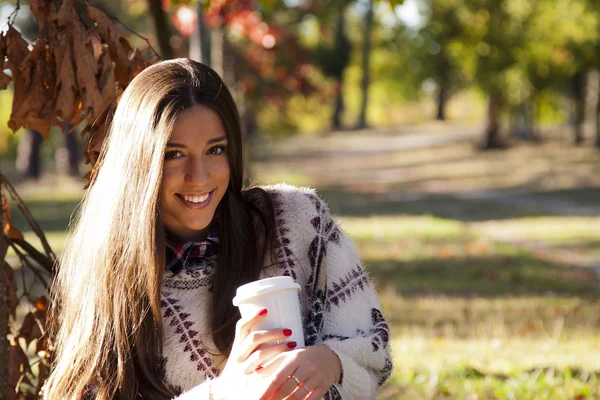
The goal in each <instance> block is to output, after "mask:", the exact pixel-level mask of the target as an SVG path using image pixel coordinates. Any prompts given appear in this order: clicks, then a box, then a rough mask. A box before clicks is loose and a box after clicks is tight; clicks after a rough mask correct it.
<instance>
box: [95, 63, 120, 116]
mask: <svg viewBox="0 0 600 400" xmlns="http://www.w3.org/2000/svg"><path fill="white" fill-rule="evenodd" d="M100 61H101V66H100V77H99V78H98V86H99V87H100V93H101V95H102V99H103V100H104V101H105V102H106V105H107V106H108V105H110V104H112V103H114V102H115V101H117V94H116V89H115V74H114V68H113V63H112V60H111V59H110V54H109V53H108V52H107V51H104V54H102V58H101V60H100ZM102 111H104V110H102Z"/></svg>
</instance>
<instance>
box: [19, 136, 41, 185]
mask: <svg viewBox="0 0 600 400" xmlns="http://www.w3.org/2000/svg"><path fill="white" fill-rule="evenodd" d="M43 140H44V139H43V138H42V135H41V134H40V133H39V132H36V131H32V130H29V129H26V130H25V131H23V133H22V134H21V138H20V139H19V147H18V149H17V169H18V170H19V171H20V172H21V173H22V174H23V177H24V178H25V179H38V178H39V177H40V172H41V160H40V147H41V145H42V141H43Z"/></svg>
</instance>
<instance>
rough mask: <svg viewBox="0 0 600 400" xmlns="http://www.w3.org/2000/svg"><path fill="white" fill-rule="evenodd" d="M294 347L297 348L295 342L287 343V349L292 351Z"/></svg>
mask: <svg viewBox="0 0 600 400" xmlns="http://www.w3.org/2000/svg"><path fill="white" fill-rule="evenodd" d="M296 346H298V343H296V342H289V343H288V344H287V347H288V349H293V348H295V347H296Z"/></svg>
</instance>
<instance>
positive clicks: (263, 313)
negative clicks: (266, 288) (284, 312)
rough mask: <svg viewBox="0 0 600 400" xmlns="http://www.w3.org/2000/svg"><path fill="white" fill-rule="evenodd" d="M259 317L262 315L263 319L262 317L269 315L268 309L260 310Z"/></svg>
mask: <svg viewBox="0 0 600 400" xmlns="http://www.w3.org/2000/svg"><path fill="white" fill-rule="evenodd" d="M258 315H260V316H261V317H262V316H264V315H267V309H266V308H263V309H262V310H260V311H259V312H258Z"/></svg>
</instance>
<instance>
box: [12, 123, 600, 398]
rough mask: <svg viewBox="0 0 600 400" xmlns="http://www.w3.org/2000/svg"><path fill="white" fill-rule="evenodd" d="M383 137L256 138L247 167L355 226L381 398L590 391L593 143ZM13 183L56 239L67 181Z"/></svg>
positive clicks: (59, 243) (597, 252) (595, 364)
mask: <svg viewBox="0 0 600 400" xmlns="http://www.w3.org/2000/svg"><path fill="white" fill-rule="evenodd" d="M453 129H454V128H453ZM425 132H427V130H426V131H425ZM436 132H438V131H436ZM438 133H440V134H444V132H443V130H440V131H439V132H438ZM403 134H404V133H400V135H403ZM407 134H410V132H407ZM386 135H388V136H389V135H390V134H389V133H378V134H374V135H369V137H368V139H365V138H364V133H363V137H362V138H361V136H360V133H352V132H343V133H336V134H332V135H329V136H327V137H325V138H323V139H318V138H314V139H311V141H302V140H300V139H298V138H295V139H291V140H288V141H284V142H281V143H279V144H270V145H269V146H265V147H262V150H261V151H263V152H262V153H261V152H256V154H255V157H254V158H255V160H256V161H255V163H254V164H253V166H252V170H253V175H254V176H255V177H256V180H257V182H258V183H261V184H268V183H277V182H281V181H286V182H288V183H293V184H296V185H312V186H316V187H317V188H318V190H319V194H320V195H321V196H322V197H323V198H324V199H325V200H327V202H328V204H329V206H330V209H331V212H332V213H333V214H334V215H336V219H337V220H338V222H339V223H340V225H341V226H342V228H343V230H344V231H345V232H346V233H347V234H348V235H350V236H352V237H353V238H354V240H355V243H356V246H357V248H358V251H359V253H360V255H361V258H362V260H363V261H364V264H365V265H366V267H367V269H368V271H369V273H370V275H371V277H372V278H373V280H374V281H375V282H376V284H377V287H378V290H379V297H380V300H381V303H382V307H383V310H384V313H385V315H386V317H387V319H388V322H389V323H390V327H391V332H392V342H391V348H392V351H393V354H394V360H395V369H394V371H393V374H392V376H391V378H390V379H389V381H388V382H387V383H386V384H385V385H384V387H383V388H382V389H381V392H380V395H379V397H378V399H379V400H391V399H402V400H404V399H407V400H412V399H415V400H419V399H426V400H428V399H449V400H450V399H451V400H459V399H460V400H475V399H478V400H481V399H486V400H487V399H489V400H492V399H494V400H499V399H502V400H504V399H507V400H508V399H519V400H520V399H536V400H537V399H550V400H564V399H573V400H583V399H600V376H599V373H600V291H599V282H598V279H597V276H596V274H595V272H594V270H593V269H592V268H591V267H593V266H598V265H600V262H598V261H599V260H600V219H598V215H600V212H599V213H598V214H597V215H593V214H594V210H599V209H600V206H599V205H598V203H597V199H598V198H600V197H598V195H599V194H600V180H599V178H598V177H600V174H597V173H596V172H597V170H598V164H597V161H598V159H599V157H598V153H597V151H596V150H593V149H589V148H573V149H568V151H566V150H567V149H565V148H564V144H563V143H562V142H560V141H547V142H545V143H543V144H542V145H541V146H530V145H525V146H519V147H515V148H513V149H510V150H508V151H505V152H488V153H479V152H477V151H475V149H474V146H473V145H472V144H471V143H464V142H460V143H453V144H452V143H451V144H447V145H444V146H437V147H432V148H412V149H410V150H402V149H390V150H389V151H385V145H386V142H385V138H386ZM55 187H61V190H54V188H55ZM63 188H65V189H64V190H63ZM473 189H476V190H482V189H484V190H494V191H502V190H505V189H510V190H512V191H514V193H517V194H518V195H519V196H520V195H523V194H525V195H526V196H527V199H528V202H521V201H516V200H515V197H513V196H508V197H507V198H506V199H508V200H509V201H504V200H503V201H497V200H494V199H490V198H486V197H485V196H483V197H478V196H472V193H471V192H469V191H470V190H473ZM19 191H20V193H21V194H23V196H24V197H25V198H26V200H27V204H28V206H29V207H30V209H31V211H32V213H33V215H34V216H35V217H36V219H37V220H38V221H39V222H40V225H41V226H42V228H43V229H44V231H45V232H46V233H47V235H48V238H49V241H50V243H51V245H52V246H53V248H54V249H55V250H56V251H58V252H60V250H61V249H62V247H63V245H64V229H65V228H66V226H67V224H68V220H69V217H70V214H71V212H72V210H73V209H74V208H75V206H76V205H77V203H78V201H79V199H80V197H81V191H80V182H78V181H73V182H71V183H68V182H66V181H64V182H57V181H53V180H52V179H50V180H47V181H45V182H43V183H42V184H33V185H29V186H28V185H25V186H23V185H21V186H19ZM511 193H512V192H511ZM549 206H551V207H549ZM561 207H563V208H564V211H566V212H565V213H562V214H561V213H560V212H556V211H557V210H558V211H561V210H562V209H561ZM589 210H591V211H589ZM23 222H24V221H23V220H22V219H19V218H18V217H16V218H15V223H16V224H17V226H19V227H21V226H22V223H23ZM25 235H26V237H27V238H29V237H31V235H32V233H31V232H30V231H26V232H25ZM574 266H575V267H574Z"/></svg>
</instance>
